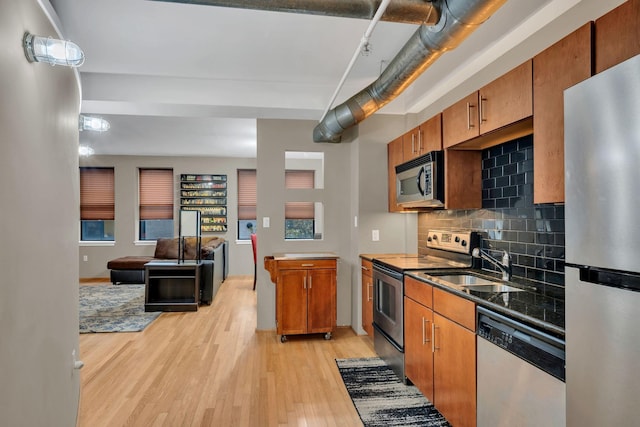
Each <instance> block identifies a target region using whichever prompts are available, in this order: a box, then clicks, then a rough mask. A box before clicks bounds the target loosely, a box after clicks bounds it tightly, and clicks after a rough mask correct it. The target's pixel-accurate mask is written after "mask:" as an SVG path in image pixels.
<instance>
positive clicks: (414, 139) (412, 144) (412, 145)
mask: <svg viewBox="0 0 640 427" xmlns="http://www.w3.org/2000/svg"><path fill="white" fill-rule="evenodd" d="M415 152H416V134H415V133H412V134H411V154H415Z"/></svg>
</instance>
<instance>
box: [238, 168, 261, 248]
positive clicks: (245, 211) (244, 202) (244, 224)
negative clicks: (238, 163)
mask: <svg viewBox="0 0 640 427" xmlns="http://www.w3.org/2000/svg"><path fill="white" fill-rule="evenodd" d="M257 187H258V185H257V182H256V170H255V169H238V240H249V239H250V238H251V234H252V233H255V232H256V228H257V227H256V218H257V213H256V205H257V203H258V196H257V194H258V192H257Z"/></svg>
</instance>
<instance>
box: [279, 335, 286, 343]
mask: <svg viewBox="0 0 640 427" xmlns="http://www.w3.org/2000/svg"><path fill="white" fill-rule="evenodd" d="M280 342H282V343H285V342H287V336H286V335H280Z"/></svg>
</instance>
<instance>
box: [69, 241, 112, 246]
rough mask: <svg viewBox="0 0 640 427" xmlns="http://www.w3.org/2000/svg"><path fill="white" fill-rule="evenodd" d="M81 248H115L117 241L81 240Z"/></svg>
mask: <svg viewBox="0 0 640 427" xmlns="http://www.w3.org/2000/svg"><path fill="white" fill-rule="evenodd" d="M78 243H79V245H80V246H115V245H116V241H115V240H80V242H78Z"/></svg>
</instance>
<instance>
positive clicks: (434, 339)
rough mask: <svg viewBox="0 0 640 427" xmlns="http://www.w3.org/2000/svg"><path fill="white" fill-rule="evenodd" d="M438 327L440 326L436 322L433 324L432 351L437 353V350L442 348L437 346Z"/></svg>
mask: <svg viewBox="0 0 640 427" xmlns="http://www.w3.org/2000/svg"><path fill="white" fill-rule="evenodd" d="M436 329H438V327H437V326H436V324H435V323H432V324H431V352H433V353H435V352H436V350H440V347H436Z"/></svg>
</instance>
